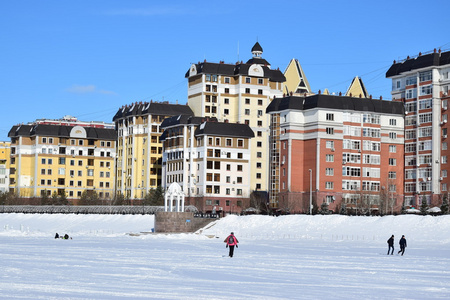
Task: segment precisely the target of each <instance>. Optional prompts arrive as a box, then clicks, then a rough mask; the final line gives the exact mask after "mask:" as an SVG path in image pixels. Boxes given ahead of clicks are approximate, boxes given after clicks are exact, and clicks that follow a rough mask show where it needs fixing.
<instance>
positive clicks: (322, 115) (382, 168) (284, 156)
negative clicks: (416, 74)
mask: <svg viewBox="0 0 450 300" xmlns="http://www.w3.org/2000/svg"><path fill="white" fill-rule="evenodd" d="M266 112H267V113H268V114H269V115H270V118H271V128H270V130H271V132H272V134H273V135H272V137H271V145H270V149H271V150H270V157H271V165H270V166H271V169H270V174H271V177H270V185H271V186H270V187H271V189H270V193H269V194H270V201H271V205H272V206H273V207H278V208H279V209H281V210H284V211H290V212H301V213H304V212H308V211H309V209H310V205H309V203H310V202H313V203H315V204H316V205H317V206H318V207H319V208H320V207H321V205H322V203H326V204H328V205H329V208H330V209H331V210H334V211H336V210H337V211H340V209H341V208H344V209H347V210H351V212H352V213H358V214H367V213H385V212H398V211H399V210H400V208H401V203H402V199H403V190H402V187H403V163H402V160H403V153H404V146H403V142H404V136H403V135H404V132H403V129H404V126H403V114H404V108H403V104H402V103H401V102H393V101H383V100H375V99H371V98H353V97H348V96H334V95H323V94H317V95H312V96H306V97H298V96H288V97H284V98H276V99H274V100H273V101H272V103H270V105H269V106H268V107H267V111H266Z"/></svg>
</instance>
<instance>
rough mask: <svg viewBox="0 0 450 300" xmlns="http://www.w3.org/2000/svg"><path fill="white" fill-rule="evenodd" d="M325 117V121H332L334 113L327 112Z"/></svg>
mask: <svg viewBox="0 0 450 300" xmlns="http://www.w3.org/2000/svg"><path fill="white" fill-rule="evenodd" d="M326 119H327V121H334V114H327V115H326Z"/></svg>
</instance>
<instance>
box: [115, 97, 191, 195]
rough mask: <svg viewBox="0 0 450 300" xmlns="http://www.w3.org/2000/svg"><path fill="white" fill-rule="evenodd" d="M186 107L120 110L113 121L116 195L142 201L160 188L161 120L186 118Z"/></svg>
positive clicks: (152, 104) (143, 104)
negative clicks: (115, 141) (115, 156)
mask: <svg viewBox="0 0 450 300" xmlns="http://www.w3.org/2000/svg"><path fill="white" fill-rule="evenodd" d="M192 114H193V113H192V110H191V109H190V108H189V106H187V105H178V104H169V103H168V102H165V103H157V102H140V103H134V104H131V105H126V106H123V107H122V108H120V109H119V110H118V111H117V113H116V115H115V116H114V118H113V121H114V123H115V124H116V130H117V134H118V139H117V181H116V188H117V192H118V193H121V194H122V195H123V196H124V197H125V198H126V199H129V200H131V201H132V200H133V199H143V198H144V197H145V195H146V193H148V191H149V190H150V189H152V188H156V187H158V186H160V185H161V174H162V170H161V162H162V144H161V142H160V140H159V138H160V136H161V133H162V132H163V129H162V128H161V127H160V125H161V123H162V121H163V120H164V119H165V118H168V117H172V116H178V115H189V116H191V115H192Z"/></svg>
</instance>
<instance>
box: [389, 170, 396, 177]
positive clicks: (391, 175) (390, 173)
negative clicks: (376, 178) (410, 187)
mask: <svg viewBox="0 0 450 300" xmlns="http://www.w3.org/2000/svg"><path fill="white" fill-rule="evenodd" d="M388 177H389V179H396V178H397V173H396V172H394V171H389V173H388Z"/></svg>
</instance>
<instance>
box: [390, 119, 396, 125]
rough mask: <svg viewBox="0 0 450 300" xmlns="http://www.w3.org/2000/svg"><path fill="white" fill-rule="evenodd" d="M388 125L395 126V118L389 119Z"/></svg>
mask: <svg viewBox="0 0 450 300" xmlns="http://www.w3.org/2000/svg"><path fill="white" fill-rule="evenodd" d="M389 125H391V126H396V125H397V120H396V119H389Z"/></svg>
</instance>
